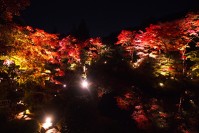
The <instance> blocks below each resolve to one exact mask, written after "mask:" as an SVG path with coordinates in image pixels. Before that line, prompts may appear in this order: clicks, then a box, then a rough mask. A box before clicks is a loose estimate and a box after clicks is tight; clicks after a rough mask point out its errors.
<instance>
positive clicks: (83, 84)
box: [81, 80, 88, 88]
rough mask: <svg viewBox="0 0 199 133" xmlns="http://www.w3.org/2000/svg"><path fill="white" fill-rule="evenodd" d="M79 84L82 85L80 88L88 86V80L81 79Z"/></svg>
mask: <svg viewBox="0 0 199 133" xmlns="http://www.w3.org/2000/svg"><path fill="white" fill-rule="evenodd" d="M81 85H82V88H88V81H86V80H83V81H82V83H81Z"/></svg>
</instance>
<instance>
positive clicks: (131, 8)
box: [22, 0, 199, 36]
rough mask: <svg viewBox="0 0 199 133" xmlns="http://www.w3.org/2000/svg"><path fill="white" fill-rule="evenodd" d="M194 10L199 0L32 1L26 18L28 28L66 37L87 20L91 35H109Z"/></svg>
mask: <svg viewBox="0 0 199 133" xmlns="http://www.w3.org/2000/svg"><path fill="white" fill-rule="evenodd" d="M193 8H195V9H197V8H198V9H199V0H164V1H161V0H148V1H147V0H137V1H133V0H118V1H116V0H115V1H111V0H79V1H78V0H70V1H69V0H32V1H31V5H30V6H29V7H28V8H27V9H26V10H24V11H22V18H23V19H24V21H25V24H27V25H31V26H33V27H37V28H40V29H44V30H45V31H47V32H52V31H53V30H55V29H56V30H57V32H58V33H66V34H67V33H69V32H70V31H71V29H72V28H73V27H74V26H78V25H79V23H80V22H81V20H82V19H84V20H85V22H86V24H87V26H88V28H89V31H90V34H91V36H106V35H108V34H110V33H111V32H114V31H120V30H121V29H125V28H127V27H135V26H137V25H140V24H141V23H142V22H143V21H146V20H149V19H150V20H152V19H159V18H161V17H163V16H168V15H172V14H176V13H180V12H184V11H185V12H186V11H189V10H191V9H193Z"/></svg>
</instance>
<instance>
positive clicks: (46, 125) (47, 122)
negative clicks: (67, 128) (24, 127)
mask: <svg viewBox="0 0 199 133" xmlns="http://www.w3.org/2000/svg"><path fill="white" fill-rule="evenodd" d="M52 125H53V124H52V119H51V118H50V117H47V118H46V121H45V123H43V124H42V127H43V128H44V129H48V128H49V127H51V126H52Z"/></svg>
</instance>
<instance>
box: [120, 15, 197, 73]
mask: <svg viewBox="0 0 199 133" xmlns="http://www.w3.org/2000/svg"><path fill="white" fill-rule="evenodd" d="M197 36H198V14H197V13H195V14H194V13H189V14H188V15H187V16H186V17H185V18H182V19H178V20H175V21H172V22H164V23H158V24H156V25H154V24H151V25H150V26H149V27H147V28H145V31H138V32H135V31H122V32H121V33H120V35H119V36H118V42H117V43H116V44H121V46H122V47H124V49H125V50H126V51H134V52H136V55H137V57H138V58H137V60H136V61H133V62H132V61H131V62H132V64H133V67H135V68H137V67H139V66H140V65H141V64H142V63H143V62H144V61H145V60H146V59H148V58H149V57H150V58H155V59H156V60H157V58H158V57H159V55H161V54H168V55H172V54H173V56H175V57H177V56H176V55H177V54H178V53H176V52H179V54H181V58H179V59H177V60H179V61H180V60H181V61H182V65H183V67H182V71H183V73H185V61H186V56H185V54H186V50H187V48H189V44H190V42H192V41H193V38H195V37H197ZM195 46H197V43H196V45H195ZM129 54H130V55H131V56H132V52H129ZM175 60H176V59H175ZM168 61H169V58H168Z"/></svg>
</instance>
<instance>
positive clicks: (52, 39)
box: [1, 26, 58, 83]
mask: <svg viewBox="0 0 199 133" xmlns="http://www.w3.org/2000/svg"><path fill="white" fill-rule="evenodd" d="M10 39H11V40H12V41H10V42H8V43H7V44H6V45H9V46H10V47H11V51H9V52H8V54H7V55H3V56H1V59H3V60H9V61H13V62H14V64H16V65H17V66H19V69H20V70H21V72H20V74H19V75H18V76H19V77H18V81H19V82H20V83H23V82H26V81H27V80H34V81H39V82H44V80H45V79H47V78H49V76H50V74H51V71H50V70H47V69H46V68H45V65H46V64H47V63H57V62H56V61H55V60H56V58H55V57H56V53H55V51H54V50H55V48H56V43H57V42H56V40H57V39H58V37H57V36H56V35H54V34H48V33H46V32H44V31H43V30H39V29H35V30H34V29H33V28H31V27H29V26H27V27H21V26H15V27H13V28H12V32H10Z"/></svg>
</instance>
